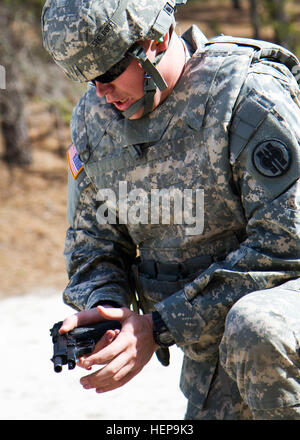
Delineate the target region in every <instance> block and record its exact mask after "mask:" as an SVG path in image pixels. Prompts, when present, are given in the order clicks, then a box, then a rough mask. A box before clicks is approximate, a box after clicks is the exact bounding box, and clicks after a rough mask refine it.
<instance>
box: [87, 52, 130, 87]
mask: <svg viewBox="0 0 300 440" xmlns="http://www.w3.org/2000/svg"><path fill="white" fill-rule="evenodd" d="M131 60H132V57H131V56H130V55H129V54H128V53H126V54H125V56H124V58H122V59H121V60H120V61H119V62H118V63H117V64H115V65H114V66H112V67H111V68H110V69H109V70H108V71H107V72H105V73H104V74H103V75H100V76H97V77H96V78H94V79H93V80H92V82H93V83H94V84H95V85H96V81H97V82H100V83H103V84H106V83H110V82H112V81H115V80H116V79H117V78H118V76H120V75H122V73H124V72H125V70H126V69H127V67H128V66H129V64H130V61H131Z"/></svg>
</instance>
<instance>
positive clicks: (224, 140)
mask: <svg viewBox="0 0 300 440" xmlns="http://www.w3.org/2000/svg"><path fill="white" fill-rule="evenodd" d="M184 38H185V39H186V41H187V42H188V43H189V44H190V45H191V46H193V51H194V54H193V56H192V57H191V59H190V60H189V62H188V63H187V66H186V69H185V71H184V73H183V75H182V77H181V78H180V80H179V82H178V83H177V85H176V87H175V89H174V90H173V92H172V94H171V95H170V96H169V98H168V99H167V100H166V101H165V102H163V103H162V104H161V105H160V106H159V107H158V108H157V109H155V111H153V112H152V113H151V114H150V115H148V116H146V117H144V118H142V119H139V120H135V121H129V120H126V119H124V118H123V117H122V116H120V114H119V113H118V112H117V111H116V110H115V109H114V108H112V106H111V105H110V104H107V103H106V101H105V99H99V98H97V96H96V93H95V89H94V87H93V86H92V85H90V86H89V87H88V89H87V91H86V93H85V94H84V95H83V97H82V98H81V100H80V102H79V103H78V105H77V106H76V108H75V109H74V112H73V116H72V121H71V129H72V136H73V142H74V144H75V146H76V151H77V153H78V155H79V156H78V157H77V160H78V158H80V160H81V161H82V163H83V170H82V171H80V172H79V174H78V176H77V177H76V179H74V178H73V177H72V176H71V174H70V178H69V203H68V218H69V222H70V228H69V229H68V231H67V236H66V245H65V256H66V262H67V269H68V273H69V277H70V282H69V284H68V286H67V288H66V289H65V292H64V300H65V302H66V303H67V304H69V305H71V306H72V307H74V308H76V309H84V308H90V307H93V306H94V305H96V304H98V303H99V302H101V301H111V302H113V303H115V304H117V305H127V306H128V305H129V304H130V303H131V302H132V298H133V296H132V295H133V292H134V290H135V289H137V290H138V292H139V295H140V297H141V302H142V304H143V307H144V310H145V311H150V310H154V309H157V310H158V311H159V312H160V313H161V315H162V317H163V319H164V321H165V322H166V324H167V325H168V327H169V329H170V332H171V333H172V336H173V337H174V339H175V341H176V343H177V345H179V346H181V347H182V348H183V350H184V352H185V354H186V356H185V361H184V367H183V375H182V383H181V386H182V389H183V391H184V393H185V394H186V396H187V397H188V398H190V399H192V400H194V401H195V402H198V403H199V402H200V403H201V402H202V401H203V399H204V398H205V396H206V393H207V390H208V386H209V383H210V380H211V377H212V375H213V372H214V369H215V365H216V363H217V360H218V345H219V343H220V340H221V337H222V333H223V330H224V322H225V318H226V314H227V312H228V310H229V309H230V307H231V306H232V305H233V304H234V303H235V302H236V301H237V300H238V299H239V298H241V297H242V296H243V295H245V294H247V293H249V292H252V291H255V290H261V289H268V288H271V287H273V286H276V285H279V284H282V283H285V282H290V283H291V288H295V289H299V287H300V286H299V284H300V283H299V281H298V280H297V278H298V277H299V275H300V228H299V180H298V178H299V170H300V166H299V164H300V160H299V159H300V149H299V140H300V123H299V122H300V108H299V107H300V104H299V98H300V93H299V86H298V84H297V82H296V80H295V77H294V76H293V75H292V73H291V70H293V69H296V68H297V60H295V59H294V58H293V57H291V56H290V55H289V54H288V53H287V52H286V51H284V50H279V49H278V48H276V47H275V48H274V47H272V46H271V45H264V44H263V43H258V42H254V41H252V40H234V39H230V38H226V37H222V38H221V39H217V40H214V41H210V42H207V41H205V39H204V38H203V37H202V35H201V33H200V31H198V29H197V28H196V27H193V28H192V29H190V30H189V31H188V33H187V34H186V35H184ZM280 61H283V62H282V63H281V62H280ZM298 67H299V66H298ZM293 71H294V73H297V72H295V70H293ZM298 72H299V70H298ZM79 170H80V168H79V169H78V170H77V171H79ZM120 182H121V184H122V186H120ZM157 189H158V190H167V191H171V190H172V191H174V190H176V191H179V192H178V193H179V194H180V195H181V196H182V195H187V193H185V192H184V191H185V190H186V189H189V190H192V191H194V193H193V195H194V197H192V199H191V200H190V205H191V207H192V208H193V210H192V211H190V213H192V212H194V213H195V212H196V214H197V216H194V217H193V216H192V214H190V216H189V217H188V216H187V217H186V218H184V220H189V221H184V220H183V221H181V222H180V219H179V220H178V217H176V215H177V214H176V212H175V210H174V212H171V215H170V217H169V218H168V221H166V222H164V221H162V214H161V216H160V218H159V219H160V221H156V222H151V219H149V218H150V214H149V210H148V211H147V208H149V206H150V207H151V203H150V202H149V194H150V192H151V191H152V190H157ZM103 190H104V192H103ZM135 190H138V192H134V191H135ZM113 194H116V200H113V197H110V203H106V204H105V202H104V199H105V195H106V196H107V197H108V196H112V195H113ZM137 194H138V195H139V197H136V195H137ZM151 195H152V193H151ZM195 195H198V196H199V197H198V198H197V197H196V196H195ZM144 196H146V197H148V199H147V200H146V202H145V200H143V201H142V202H141V198H142V199H143V197H144ZM118 197H119V198H118ZM195 199H196V200H195ZM125 202H126V203H127V202H128V203H129V204H128V205H126V206H127V208H126V209H127V211H125V214H126V216H125V217H126V218H124V210H123V211H122V212H120V211H121V207H122V206H124V203H125ZM122 203H123V205H122ZM126 203H125V204H126ZM174 203H175V202H174ZM182 206H183V205H182ZM104 207H105V209H104ZM143 210H144V212H143ZM109 212H110V214H111V217H109V215H110V214H109ZM138 212H139V214H140V219H143V220H144V221H143V222H140V223H139V222H138V221H136V220H137V218H138ZM104 214H105V215H107V216H108V217H109V218H110V219H117V221H115V222H113V221H111V222H108V223H107V224H100V223H101V219H103V216H104ZM130 214H131V216H130ZM144 214H146V217H145V216H144ZM147 215H148V217H147ZM147 218H148V221H147ZM191 218H192V219H194V220H195V224H194V226H191V221H190V220H191ZM156 220H157V219H156ZM181 220H182V219H181ZM197 220H198V221H197ZM137 251H138V254H139V259H140V261H141V262H142V263H141V265H137V264H136V255H137ZM186 262H188V264H187V266H189V264H190V267H191V268H192V269H191V270H189V271H187V272H185V271H183V274H182V276H180V277H176V273H175V276H174V271H173V270H172V267H173V268H174V267H175V268H176V270H175V272H176V271H178V270H179V269H180V268H181V267H185V264H184V263H186ZM170 263H172V264H173V266H172V265H171V266H170ZM133 267H134V268H135V273H136V276H135V279H134V280H133V279H132V268H133ZM145 267H146V268H148V269H149V267H150V268H151V267H152V268H153V271H152V270H150V272H151V273H149V272H148V273H147V270H148V269H147V270H145ZM164 269H165V270H164Z"/></svg>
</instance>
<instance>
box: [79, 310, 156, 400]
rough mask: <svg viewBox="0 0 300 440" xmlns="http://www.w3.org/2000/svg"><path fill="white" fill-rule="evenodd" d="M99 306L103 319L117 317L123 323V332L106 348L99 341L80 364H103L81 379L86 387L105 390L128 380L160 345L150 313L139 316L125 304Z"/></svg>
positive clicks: (86, 366)
mask: <svg viewBox="0 0 300 440" xmlns="http://www.w3.org/2000/svg"><path fill="white" fill-rule="evenodd" d="M97 309H98V313H99V314H100V315H99V316H101V317H102V319H103V318H105V319H117V320H118V321H120V322H121V323H122V330H121V332H120V333H119V334H118V335H117V337H115V338H113V340H112V342H110V343H109V345H107V346H106V347H103V343H102V342H101V341H100V343H98V344H96V347H95V350H94V352H93V353H92V354H91V355H90V356H87V357H85V359H84V360H82V363H81V365H82V366H83V367H84V368H87V369H90V368H91V367H92V365H104V366H103V367H102V368H101V369H100V370H98V371H95V372H94V373H92V374H89V375H88V376H85V377H82V378H81V380H80V382H81V384H82V386H83V387H84V388H85V389H92V388H93V389H95V390H96V392H98V393H102V392H106V391H111V390H113V389H116V388H119V387H121V386H122V385H124V384H125V383H127V382H129V381H130V380H131V379H132V378H133V377H134V376H136V374H138V373H139V372H140V371H141V370H142V368H143V367H144V366H145V365H146V364H147V363H148V362H149V361H150V359H151V357H152V355H153V353H154V352H155V350H156V349H157V348H158V347H157V345H156V344H155V342H154V339H153V324H152V316H151V314H149V315H137V314H136V313H134V312H132V311H131V310H129V309H127V308H125V307H123V308H104V307H102V306H98V308H97ZM93 317H94V315H93Z"/></svg>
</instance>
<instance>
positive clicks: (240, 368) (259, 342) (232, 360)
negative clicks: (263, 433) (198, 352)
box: [220, 289, 300, 408]
mask: <svg viewBox="0 0 300 440" xmlns="http://www.w3.org/2000/svg"><path fill="white" fill-rule="evenodd" d="M297 303H298V306H297ZM299 305H300V295H299V293H297V292H291V291H290V292H286V291H281V292H280V291H279V290H276V289H274V290H272V289H270V291H268V292H266V291H259V292H254V293H251V294H249V295H246V296H245V297H243V298H242V299H241V300H239V301H238V302H237V303H236V304H235V305H234V306H233V307H232V309H231V310H230V312H229V313H228V316H227V319H226V324H225V331H224V335H223V339H222V342H221V344H220V362H221V364H222V366H223V368H224V369H225V371H226V372H227V374H228V375H229V376H230V377H231V378H232V379H233V380H235V381H236V382H237V385H238V388H239V391H240V393H241V395H242V397H243V399H244V400H245V401H246V402H247V404H248V405H249V407H250V408H270V407H271V408H277V407H279V406H284V405H288V404H289V405H291V404H295V403H298V402H299V392H300V383H299V371H300V370H299V367H300V358H299V353H298V347H299V336H300V331H299V330H300V328H299V318H298V316H297V309H298V310H299ZM298 384H299V385H298Z"/></svg>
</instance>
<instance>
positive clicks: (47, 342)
mask: <svg viewBox="0 0 300 440" xmlns="http://www.w3.org/2000/svg"><path fill="white" fill-rule="evenodd" d="M0 313H1V321H0V334H1V336H0V353H1V363H0V419H1V420H76V419H77V420H182V418H183V417H184V413H185V406H186V399H185V398H184V396H183V395H182V394H181V392H180V390H179V386H178V383H179V375H180V368H181V361H182V355H181V351H180V350H179V349H177V348H174V349H173V348H172V351H171V364H170V366H169V367H163V366H161V364H160V363H159V362H158V361H157V359H156V356H155V355H154V356H153V358H152V359H151V361H150V362H149V363H148V364H147V365H146V367H145V368H144V369H143V370H142V372H141V373H140V374H139V375H138V376H136V377H135V378H134V379H133V380H132V381H131V382H129V383H128V384H127V385H125V386H124V387H123V388H120V389H118V390H114V391H112V392H111V393H105V394H102V395H99V394H96V392H95V391H93V390H84V389H83V388H82V387H81V385H80V383H79V379H80V377H81V376H82V375H84V374H85V372H84V370H82V369H81V368H79V367H76V368H75V369H74V370H71V371H69V370H68V369H63V371H62V372H61V373H55V372H54V371H53V364H52V362H51V361H50V358H51V357H52V342H51V338H50V334H49V329H50V327H52V325H53V324H54V322H57V321H59V320H61V319H63V318H64V317H65V316H67V315H69V314H70V313H73V311H72V309H70V308H69V307H67V306H66V305H64V304H63V303H62V301H61V298H60V294H59V293H57V292H56V291H53V290H48V291H47V290H46V291H43V292H35V293H32V294H28V295H25V296H19V297H13V298H6V299H2V300H0ZM65 368H66V367H65Z"/></svg>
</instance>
